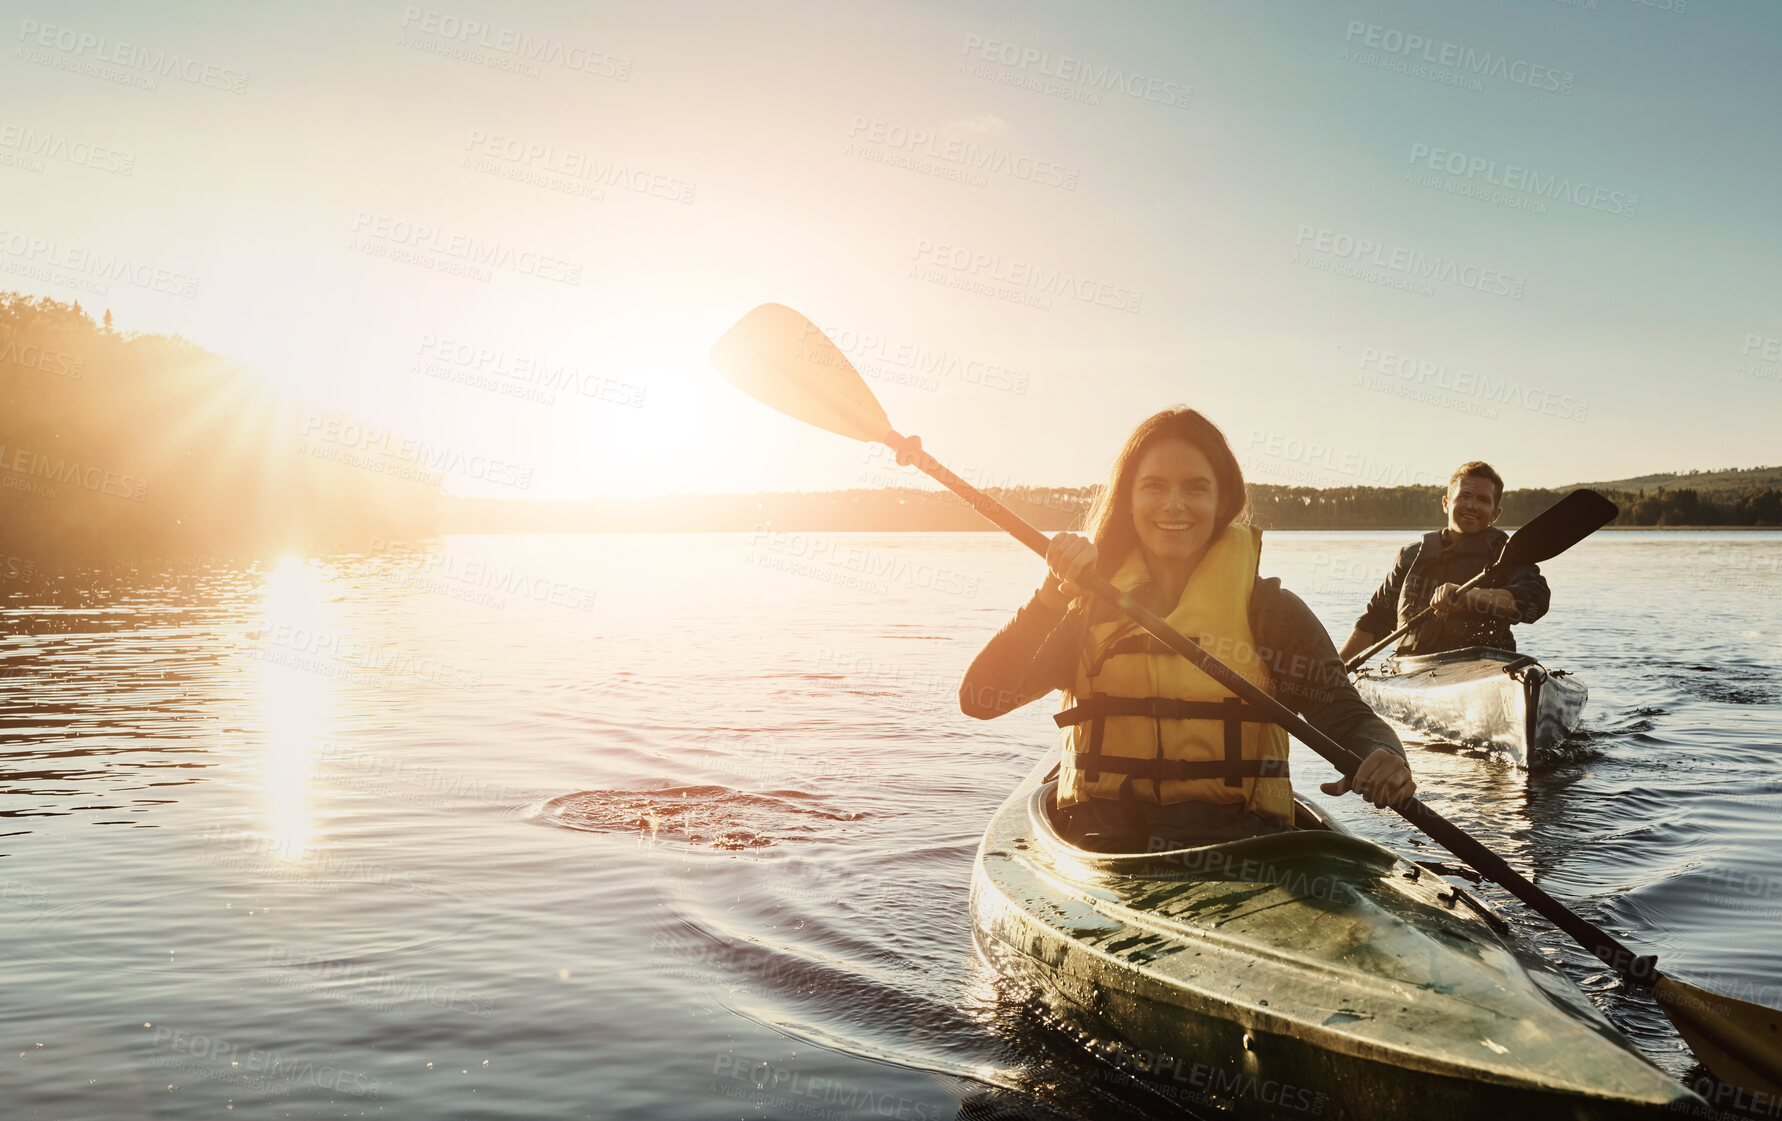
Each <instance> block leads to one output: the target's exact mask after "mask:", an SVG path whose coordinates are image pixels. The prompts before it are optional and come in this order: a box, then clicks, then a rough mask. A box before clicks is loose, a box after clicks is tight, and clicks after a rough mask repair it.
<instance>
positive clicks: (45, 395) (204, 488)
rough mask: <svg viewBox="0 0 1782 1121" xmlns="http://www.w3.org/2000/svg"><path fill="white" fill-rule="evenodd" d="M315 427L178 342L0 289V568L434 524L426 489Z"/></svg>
mask: <svg viewBox="0 0 1782 1121" xmlns="http://www.w3.org/2000/svg"><path fill="white" fill-rule="evenodd" d="M317 420H318V418H317V415H316V414H313V413H311V414H305V413H304V412H302V411H301V410H299V409H298V408H297V407H296V406H295V405H293V404H292V403H290V402H287V401H282V400H281V399H280V398H279V397H278V395H277V394H275V393H273V392H272V391H271V389H270V387H269V386H268V385H267V384H266V383H265V382H264V381H263V380H262V379H261V378H260V377H259V376H258V375H256V374H255V373H254V372H253V371H252V370H250V369H247V368H245V367H243V366H241V365H240V364H238V363H234V362H230V361H227V360H225V359H223V358H220V357H218V356H217V355H215V354H212V353H210V352H209V351H206V350H204V349H203V348H202V347H199V346H197V345H195V344H193V343H191V342H189V341H187V340H186V339H183V338H180V337H179V336H177V335H175V336H171V337H169V336H164V335H145V334H136V333H124V332H119V331H117V330H114V329H113V327H112V323H111V313H110V312H106V313H105V315H104V319H103V321H102V322H99V323H95V322H94V321H93V318H92V317H91V316H90V315H88V314H87V313H86V311H85V310H84V309H82V308H81V306H80V305H79V304H78V303H60V302H58V301H56V300H51V299H47V298H37V299H32V298H30V297H26V296H22V295H19V294H17V293H0V577H4V576H5V572H6V570H7V568H8V565H9V564H10V566H11V568H13V569H17V568H20V567H21V566H37V565H42V566H45V567H47V566H49V565H52V564H56V563H61V562H66V561H91V562H95V563H106V562H117V561H128V560H137V559H148V558H155V557H184V556H192V555H204V554H211V555H217V554H238V553H266V552H269V551H274V550H284V549H291V550H316V549H327V548H333V547H342V546H348V545H351V544H354V543H357V542H360V541H363V540H365V539H366V538H368V537H371V536H379V537H386V538H400V537H413V536H425V535H428V534H431V533H432V532H433V531H434V530H435V528H436V526H437V519H438V487H437V485H429V484H428V483H427V482H426V481H424V480H423V481H416V480H414V478H413V477H412V476H413V473H412V472H408V473H406V474H407V476H408V477H404V473H402V472H399V471H396V470H392V469H389V468H387V467H386V466H385V465H382V464H379V463H377V462H372V461H368V460H366V459H365V457H362V456H361V457H359V458H358V461H357V462H353V463H348V462H345V460H346V459H347V458H348V457H346V456H344V455H342V454H340V453H341V451H342V449H340V448H338V447H333V446H329V445H325V444H321V445H317V444H314V442H313V441H311V442H306V436H305V432H306V422H307V427H308V428H314V427H317V426H318V425H317Z"/></svg>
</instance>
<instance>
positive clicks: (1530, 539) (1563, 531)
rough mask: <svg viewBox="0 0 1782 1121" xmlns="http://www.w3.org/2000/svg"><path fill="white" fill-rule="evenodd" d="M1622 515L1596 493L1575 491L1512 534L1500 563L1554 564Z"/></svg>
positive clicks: (1507, 565)
mask: <svg viewBox="0 0 1782 1121" xmlns="http://www.w3.org/2000/svg"><path fill="white" fill-rule="evenodd" d="M1620 512H1621V508H1620V507H1618V506H1616V505H1615V504H1614V503H1613V502H1610V501H1609V500H1608V499H1606V498H1604V497H1603V496H1602V495H1600V494H1598V493H1596V492H1595V491H1593V490H1575V491H1573V492H1572V493H1570V494H1568V495H1566V496H1565V497H1564V498H1562V499H1560V500H1559V501H1558V502H1555V503H1554V504H1553V505H1551V506H1549V507H1547V508H1546V509H1545V510H1542V511H1541V512H1540V513H1539V514H1536V515H1535V516H1534V517H1533V518H1530V519H1529V522H1528V524H1527V525H1525V526H1523V527H1522V528H1521V529H1519V530H1517V531H1516V532H1515V533H1512V534H1511V535H1510V540H1509V541H1508V543H1506V544H1505V545H1504V551H1503V555H1502V556H1501V557H1499V558H1498V561H1497V563H1498V564H1499V565H1502V566H1504V567H1506V568H1515V567H1516V566H1517V565H1523V564H1540V563H1541V562H1542V561H1544V560H1551V559H1553V558H1554V557H1556V556H1558V555H1559V554H1561V553H1563V552H1565V551H1566V550H1567V549H1569V548H1571V547H1572V546H1573V545H1576V544H1577V543H1578V542H1580V541H1582V540H1584V539H1585V538H1586V537H1589V536H1590V535H1591V534H1593V533H1595V532H1596V531H1597V530H1599V529H1601V528H1602V527H1604V526H1606V525H1608V524H1609V523H1610V522H1612V521H1614V520H1615V515H1616V514H1619V513H1620Z"/></svg>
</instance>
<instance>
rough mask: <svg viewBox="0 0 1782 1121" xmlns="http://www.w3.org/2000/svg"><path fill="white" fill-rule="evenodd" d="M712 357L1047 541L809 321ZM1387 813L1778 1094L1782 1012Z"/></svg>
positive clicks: (814, 419) (1323, 747) (1432, 827)
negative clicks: (1627, 942)
mask: <svg viewBox="0 0 1782 1121" xmlns="http://www.w3.org/2000/svg"><path fill="white" fill-rule="evenodd" d="M711 358H712V365H714V366H716V367H717V369H718V371H719V372H720V373H721V374H723V375H724V376H725V377H726V378H727V379H729V380H730V381H731V382H732V383H734V384H735V385H736V386H737V387H738V388H739V389H742V390H743V391H744V392H745V393H748V394H749V395H750V396H752V397H754V398H756V399H757V400H759V401H762V402H763V403H765V404H768V405H771V406H773V407H774V408H775V409H778V410H779V411H780V412H783V413H785V414H786V415H788V416H791V417H794V418H796V419H798V420H802V421H805V422H806V423H809V424H814V425H816V426H817V427H819V428H824V429H827V430H828V431H830V432H835V433H837V434H839V435H842V436H847V437H849V438H851V439H855V440H863V441H868V442H878V443H882V444H885V445H886V446H888V447H890V448H892V449H894V450H895V451H896V452H897V457H898V461H899V462H910V463H914V464H915V465H916V466H917V467H919V468H920V469H921V470H922V471H924V472H926V473H927V474H928V475H930V476H931V477H933V478H934V479H935V480H936V481H938V482H940V483H941V484H943V485H944V486H946V487H947V489H949V490H951V491H952V492H953V493H955V494H957V495H959V496H960V497H961V498H963V499H965V501H966V502H968V503H970V504H971V507H972V508H973V509H974V510H977V511H978V512H979V513H980V514H983V515H984V516H985V517H986V518H988V519H990V520H991V521H992V522H994V523H996V524H997V525H998V526H1001V527H1002V528H1003V529H1005V530H1007V531H1008V532H1009V533H1011V534H1013V535H1014V536H1015V537H1016V538H1017V539H1018V540H1019V541H1020V542H1021V543H1022V544H1024V545H1026V546H1027V547H1028V548H1030V549H1032V550H1033V551H1034V552H1036V553H1038V554H1040V555H1041V556H1044V555H1045V553H1046V548H1047V546H1048V545H1049V544H1050V539H1049V538H1047V537H1046V535H1045V534H1043V533H1041V532H1040V531H1039V530H1037V529H1035V528H1034V527H1033V526H1031V525H1028V524H1027V523H1026V522H1025V521H1023V520H1021V519H1020V518H1019V517H1017V516H1016V515H1015V514H1014V513H1013V512H1011V511H1010V510H1009V509H1008V508H1006V507H1005V506H1003V505H1002V504H1001V503H999V502H997V501H996V500H995V499H993V498H991V497H990V496H989V495H987V494H985V493H984V492H982V491H980V490H978V489H977V488H976V487H974V486H972V485H971V484H969V483H967V482H966V481H965V480H964V479H961V478H960V477H959V476H957V475H955V474H953V473H952V472H951V471H949V470H947V469H946V468H945V467H943V466H941V465H940V463H939V462H937V461H936V460H935V458H934V457H933V456H931V455H929V454H928V453H927V452H925V451H923V450H922V444H921V441H920V440H919V439H917V438H916V437H913V436H909V437H906V436H903V435H900V434H899V433H898V432H897V431H896V429H894V428H892V427H891V422H890V420H889V419H888V418H887V417H886V416H885V410H884V408H883V407H882V406H881V405H880V404H879V402H878V399H877V398H875V397H874V396H873V394H872V391H871V390H870V389H868V388H867V386H866V382H865V381H863V380H862V379H861V377H860V375H859V373H858V372H857V371H855V369H854V367H853V364H852V363H850V362H849V361H848V359H847V356H846V355H844V354H843V353H842V352H841V350H840V349H839V348H838V347H837V346H836V345H835V344H834V343H833V342H831V341H830V340H829V339H828V337H827V336H825V335H824V334H823V332H822V331H821V330H819V329H818V328H817V326H816V325H815V324H813V323H812V322H811V321H810V320H808V319H806V318H805V317H804V316H802V315H800V314H798V313H797V312H795V311H793V310H792V309H791V308H788V307H785V306H783V305H781V304H762V305H761V306H760V307H758V308H756V309H755V310H754V311H751V312H750V313H749V314H747V315H745V316H743V318H742V319H741V320H739V321H738V322H737V323H736V325H735V326H734V327H732V328H731V329H730V330H729V331H727V332H725V333H724V337H723V338H721V339H719V340H718V341H717V343H716V344H715V345H713V347H712V352H711ZM1531 525H1532V523H1531ZM1525 528H1526V527H1525ZM1544 532H1545V531H1543V533H1544ZM1537 539H1538V538H1537ZM1078 583H1080V584H1082V585H1083V586H1085V587H1086V588H1088V589H1089V590H1090V591H1091V592H1093V593H1094V594H1095V595H1098V596H1101V597H1102V598H1104V599H1106V600H1107V601H1109V602H1111V603H1114V604H1116V605H1118V606H1119V608H1120V610H1122V611H1124V612H1125V613H1126V615H1127V617H1129V618H1130V619H1132V620H1133V621H1134V622H1136V623H1138V624H1139V625H1140V626H1141V627H1143V628H1144V629H1145V630H1147V631H1149V632H1150V633H1151V634H1152V635H1153V636H1155V637H1156V638H1157V639H1158V640H1159V641H1160V642H1162V643H1163V644H1164V645H1166V646H1168V647H1169V648H1170V649H1171V650H1174V651H1176V652H1177V653H1179V654H1181V655H1182V656H1183V657H1185V658H1187V659H1188V660H1189V661H1190V662H1192V663H1193V664H1194V665H1196V666H1198V667H1200V669H1201V670H1202V671H1203V672H1205V673H1206V674H1207V676H1209V677H1211V678H1212V679H1213V680H1215V681H1217V682H1219V683H1220V684H1221V685H1224V686H1225V687H1226V688H1227V689H1230V690H1231V691H1232V692H1233V693H1235V694H1236V695H1237V696H1239V697H1241V698H1242V699H1244V700H1245V701H1248V702H1249V703H1250V704H1252V705H1254V706H1256V707H1258V708H1260V709H1263V710H1264V711H1265V712H1266V713H1267V715H1268V718H1269V719H1270V720H1271V721H1273V722H1275V723H1277V724H1279V725H1281V726H1282V727H1283V728H1285V729H1287V731H1288V732H1289V733H1291V734H1292V735H1293V736H1294V737H1296V738H1297V739H1299V740H1300V741H1301V742H1302V743H1304V744H1306V745H1307V746H1308V747H1310V748H1311V749H1312V750H1313V751H1316V752H1317V753H1318V754H1319V755H1322V756H1323V757H1324V758H1325V759H1327V760H1329V761H1330V762H1331V764H1332V765H1333V766H1335V767H1336V768H1337V769H1338V770H1339V771H1341V772H1342V773H1343V774H1345V775H1348V776H1351V777H1353V776H1354V774H1355V770H1356V768H1357V767H1359V766H1360V765H1361V760H1360V759H1359V758H1358V757H1357V756H1356V755H1355V754H1354V753H1353V752H1351V751H1349V750H1348V749H1347V748H1345V747H1343V746H1342V745H1341V744H1338V743H1337V742H1336V741H1335V740H1332V739H1331V738H1330V737H1328V736H1326V735H1325V734H1324V733H1323V732H1320V731H1318V729H1316V728H1314V727H1312V726H1311V725H1310V724H1308V723H1306V722H1305V721H1304V720H1303V719H1301V718H1300V717H1299V716H1298V714H1296V713H1294V712H1292V711H1291V710H1289V709H1288V708H1287V707H1286V706H1285V705H1283V704H1281V703H1280V702H1278V701H1276V700H1275V699H1274V698H1273V697H1271V696H1269V695H1268V694H1267V693H1266V692H1264V691H1263V690H1262V689H1260V688H1258V687H1257V686H1255V685H1252V684H1251V683H1250V682H1249V681H1247V680H1245V679H1244V678H1242V677H1239V676H1238V675H1237V674H1236V673H1234V672H1233V671H1232V670H1231V669H1230V668H1228V667H1227V666H1226V665H1224V664H1223V663H1222V662H1220V661H1218V660H1217V659H1216V658H1214V657H1213V656H1212V655H1210V654H1208V653H1207V652H1206V651H1205V650H1203V649H1201V647H1200V645H1199V644H1198V643H1196V642H1194V641H1192V640H1191V639H1189V638H1187V637H1185V636H1183V635H1181V634H1179V633H1177V632H1176V631H1175V630H1174V629H1173V628H1172V627H1170V625H1169V624H1168V622H1166V621H1165V620H1164V619H1163V618H1162V617H1160V616H1158V615H1156V614H1155V613H1153V612H1151V611H1150V610H1148V609H1147V608H1145V606H1144V605H1143V604H1140V603H1139V602H1137V601H1136V600H1134V599H1133V598H1132V597H1131V596H1129V595H1127V594H1126V593H1125V592H1122V591H1121V590H1120V589H1118V588H1116V587H1114V586H1113V584H1111V583H1110V582H1109V581H1108V580H1107V579H1106V578H1105V577H1103V576H1102V575H1101V574H1100V573H1097V572H1095V571H1093V570H1089V571H1086V572H1084V573H1083V574H1082V575H1081V576H1079V577H1078ZM1393 808H1394V809H1395V810H1397V811H1398V813H1399V814H1401V815H1402V816H1403V817H1404V818H1405V820H1407V821H1409V822H1410V823H1411V824H1413V825H1415V826H1417V828H1419V829H1421V830H1423V832H1425V833H1427V834H1428V835H1429V836H1431V837H1433V838H1434V839H1435V840H1436V841H1438V842H1440V843H1441V844H1442V846H1443V847H1445V848H1446V849H1447V850H1448V851H1449V852H1452V853H1453V854H1454V855H1456V856H1458V857H1460V858H1461V859H1462V860H1465V861H1466V862H1467V863H1469V864H1471V865H1472V866H1473V867H1474V868H1477V869H1478V870H1479V871H1480V872H1481V873H1483V874H1484V875H1485V876H1487V877H1489V878H1490V879H1491V880H1493V881H1494V882H1496V883H1498V884H1500V885H1501V886H1502V887H1503V888H1504V889H1505V890H1507V891H1509V892H1510V893H1511V894H1512V895H1514V896H1516V897H1517V898H1518V899H1520V900H1522V901H1523V902H1524V903H1526V904H1528V905H1529V906H1530V907H1532V908H1533V909H1534V910H1535V911H1537V912H1539V913H1540V914H1542V915H1544V916H1545V917H1546V918H1547V919H1548V920H1550V921H1551V922H1553V923H1554V924H1555V925H1556V926H1558V927H1559V928H1560V929H1561V930H1563V931H1565V932H1566V933H1567V934H1569V935H1570V936H1571V937H1572V938H1573V939H1575V940H1576V941H1577V942H1578V944H1579V945H1581V946H1583V947H1584V948H1585V949H1587V950H1589V951H1590V952H1591V953H1593V954H1595V955H1596V956H1597V958H1598V959H1600V960H1601V961H1602V962H1603V963H1604V964H1606V965H1608V966H1609V967H1610V968H1611V969H1613V970H1615V972H1616V973H1617V974H1619V975H1620V976H1621V977H1622V978H1623V979H1624V980H1626V981H1628V982H1629V983H1631V984H1638V985H1650V986H1653V987H1654V989H1655V991H1656V993H1657V997H1658V1001H1659V1006H1660V1007H1661V1008H1662V1009H1664V1011H1665V1014H1666V1015H1668V1016H1669V1017H1670V1018H1671V1022H1672V1023H1674V1024H1676V1025H1677V1030H1678V1032H1679V1033H1681V1034H1682V1036H1683V1038H1684V1039H1685V1040H1686V1041H1688V1043H1689V1045H1690V1047H1691V1048H1693V1049H1694V1051H1695V1054H1696V1057H1697V1058H1699V1059H1701V1061H1702V1062H1703V1063H1704V1064H1705V1065H1706V1066H1707V1067H1708V1069H1710V1070H1712V1071H1714V1072H1715V1074H1716V1076H1718V1077H1719V1078H1721V1079H1722V1080H1723V1081H1726V1082H1730V1083H1735V1084H1738V1085H1742V1086H1744V1087H1746V1088H1747V1089H1750V1090H1752V1091H1757V1092H1766V1093H1778V1092H1782V1012H1778V1011H1777V1010H1775V1009H1772V1008H1766V1007H1764V1006H1763V1005H1760V1004H1753V1003H1750V1002H1748V1001H1742V1000H1735V999H1733V998H1732V997H1727V996H1722V995H1720V994H1717V993H1712V992H1709V991H1707V990H1705V989H1700V988H1697V987H1695V986H1693V985H1687V984H1684V983H1683V982H1681V981H1676V980H1673V979H1672V978H1669V977H1666V976H1664V975H1663V974H1661V973H1659V971H1658V961H1657V959H1656V958H1655V957H1651V956H1646V957H1639V956H1636V955H1635V954H1634V952H1633V951H1632V950H1630V949H1628V948H1627V947H1626V946H1624V945H1622V944H1621V943H1620V942H1619V941H1617V940H1616V939H1615V938H1614V937H1613V936H1612V935H1610V934H1609V933H1607V932H1606V931H1604V930H1601V929H1600V928H1598V927H1597V926H1596V925H1594V924H1593V923H1591V922H1589V921H1588V920H1587V919H1585V918H1583V917H1582V916H1580V915H1577V914H1575V913H1573V912H1572V911H1571V910H1570V909H1569V908H1567V907H1566V906H1565V905H1564V904H1562V903H1560V902H1559V901H1558V900H1557V899H1554V898H1553V897H1552V896H1550V895H1548V894H1547V893H1546V892H1544V891H1542V890H1541V889H1540V888H1538V887H1536V886H1535V885H1534V884H1532V883H1530V882H1529V881H1528V880H1527V879H1525V878H1524V877H1523V876H1522V875H1521V873H1519V872H1517V871H1516V870H1515V869H1514V868H1511V867H1510V866H1509V865H1508V864H1507V863H1505V862H1504V860H1503V859H1502V858H1501V857H1499V856H1498V855H1497V854H1496V853H1493V852H1492V851H1491V850H1489V849H1487V848H1486V847H1485V846H1484V845H1482V844H1480V843H1479V842H1478V841H1476V840H1474V839H1473V838H1472V837H1471V836H1469V835H1467V834H1466V833H1465V832H1463V831H1462V830H1461V829H1460V828H1459V827H1458V826H1456V825H1454V824H1453V823H1451V822H1449V821H1448V820H1447V819H1446V818H1443V817H1442V816H1441V815H1440V814H1438V813H1436V812H1435V811H1434V810H1432V809H1430V808H1429V807H1428V806H1426V805H1424V804H1423V803H1421V802H1419V801H1418V800H1417V799H1416V798H1407V799H1405V800H1404V801H1403V802H1401V803H1399V804H1398V805H1396V806H1394V807H1393Z"/></svg>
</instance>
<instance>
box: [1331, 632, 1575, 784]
mask: <svg viewBox="0 0 1782 1121" xmlns="http://www.w3.org/2000/svg"><path fill="white" fill-rule="evenodd" d="M1355 691H1356V692H1358V693H1360V694H1361V699H1362V700H1364V701H1366V702H1367V703H1368V705H1369V706H1371V707H1372V708H1373V710H1374V711H1375V712H1377V713H1379V714H1380V715H1381V716H1384V717H1386V718H1387V719H1388V720H1396V721H1397V722H1398V723H1400V724H1403V725H1405V726H1406V727H1409V728H1415V729H1416V730H1418V731H1420V732H1427V733H1429V734H1431V735H1435V736H1440V737H1442V738H1443V739H1445V740H1447V741H1448V742H1450V743H1458V744H1466V745H1468V746H1471V747H1484V748H1493V749H1495V750H1498V751H1501V752H1503V753H1505V754H1506V755H1508V756H1509V757H1510V759H1511V761H1512V762H1514V763H1515V764H1516V765H1517V766H1518V767H1523V768H1527V766H1528V763H1529V760H1530V759H1531V758H1533V757H1535V756H1537V755H1539V754H1541V753H1543V752H1547V751H1550V750H1552V749H1553V748H1554V747H1557V746H1558V745H1559V744H1560V742H1561V741H1563V740H1564V739H1565V737H1566V736H1567V735H1569V734H1570V733H1571V731H1572V729H1573V728H1576V727H1577V726H1578V721H1579V719H1580V718H1581V717H1582V716H1583V714H1584V702H1585V700H1586V699H1587V698H1588V697H1589V691H1588V690H1586V689H1585V688H1584V683H1583V682H1582V681H1579V680H1578V679H1577V678H1576V677H1574V676H1573V675H1571V674H1569V673H1567V672H1566V671H1564V670H1548V669H1547V668H1545V667H1544V666H1542V665H1541V663H1540V662H1538V661H1536V660H1535V659H1534V658H1531V657H1529V656H1527V655H1517V654H1514V653H1512V652H1510V651H1508V650H1493V649H1491V648H1490V647H1486V646H1468V647H1466V648H1465V649H1461V650H1449V651H1445V652H1443V653H1440V654H1426V655H1421V656H1416V657H1403V658H1392V659H1390V660H1388V661H1387V662H1386V663H1385V664H1384V665H1383V666H1381V667H1380V668H1377V669H1376V668H1373V667H1369V668H1367V669H1363V670H1362V671H1361V673H1360V674H1359V675H1357V677H1356V678H1355Z"/></svg>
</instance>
